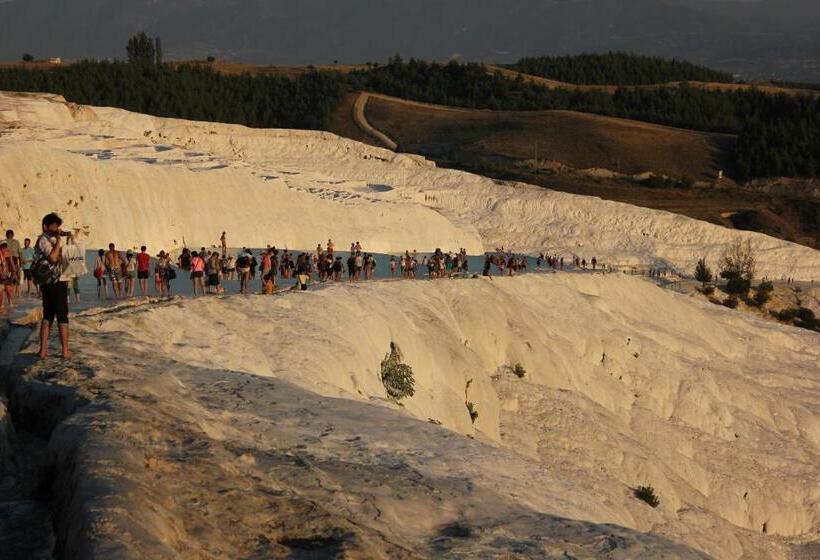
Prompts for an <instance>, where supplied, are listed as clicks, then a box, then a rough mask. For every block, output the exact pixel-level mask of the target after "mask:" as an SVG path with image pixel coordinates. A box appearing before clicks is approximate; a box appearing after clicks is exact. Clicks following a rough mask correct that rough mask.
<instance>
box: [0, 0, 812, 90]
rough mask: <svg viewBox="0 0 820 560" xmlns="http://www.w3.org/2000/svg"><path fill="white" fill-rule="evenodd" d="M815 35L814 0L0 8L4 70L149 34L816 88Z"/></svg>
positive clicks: (295, 54)
mask: <svg viewBox="0 0 820 560" xmlns="http://www.w3.org/2000/svg"><path fill="white" fill-rule="evenodd" d="M818 29H820V0H759V1H758V0H71V1H65V0H13V1H8V0H5V1H4V0H0V59H2V60H19V58H20V56H21V55H22V54H23V53H24V52H30V53H31V54H33V55H34V56H35V57H38V58H39V57H48V56H61V57H63V58H69V59H71V58H81V57H122V56H123V52H124V50H123V46H124V45H125V43H126V41H127V39H128V37H129V36H130V35H132V34H133V33H135V32H137V31H140V30H145V31H147V32H148V33H149V34H152V35H159V36H161V37H162V40H163V44H164V46H165V52H166V54H167V55H168V56H169V57H173V58H192V57H197V58H201V57H204V56H208V55H214V56H219V57H224V58H230V59H233V60H240V61H247V62H255V63H290V64H308V63H326V62H331V61H333V60H339V61H342V62H366V61H379V60H386V59H387V58H388V57H389V56H391V55H393V54H397V53H398V54H402V55H404V56H416V57H421V58H426V59H436V60H446V59H449V58H462V59H468V60H484V61H489V62H512V61H514V60H516V59H517V58H519V57H521V56H528V55H540V54H571V53H577V52H581V51H604V50H609V49H612V50H630V51H637V52H643V53H647V54H658V55H663V56H675V57H679V58H686V59H690V60H693V61H696V62H703V63H708V64H711V65H713V66H717V67H720V68H723V69H728V70H733V71H736V72H739V73H742V74H744V75H756V76H766V75H772V76H779V77H784V78H801V77H802V78H806V79H808V78H814V77H815V76H816V77H817V79H818V80H820V64H818V60H820V33H818V31H817V30H818Z"/></svg>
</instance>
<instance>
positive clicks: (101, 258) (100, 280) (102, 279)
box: [94, 249, 109, 299]
mask: <svg viewBox="0 0 820 560" xmlns="http://www.w3.org/2000/svg"><path fill="white" fill-rule="evenodd" d="M105 268H106V267H105V249H100V250H99V251H97V260H96V261H94V278H96V279H97V299H103V293H105V299H108V297H109V296H108V279H107V278H106V275H105Z"/></svg>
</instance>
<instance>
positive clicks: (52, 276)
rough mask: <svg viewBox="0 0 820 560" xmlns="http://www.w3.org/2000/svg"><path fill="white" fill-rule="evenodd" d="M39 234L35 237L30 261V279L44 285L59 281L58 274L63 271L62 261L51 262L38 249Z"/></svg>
mask: <svg viewBox="0 0 820 560" xmlns="http://www.w3.org/2000/svg"><path fill="white" fill-rule="evenodd" d="M42 238H43V236H40V238H39V239H37V245H36V247H35V249H34V259H33V261H32V263H31V279H32V280H34V283H35V284H37V285H38V286H46V285H48V284H54V283H56V282H59V281H60V275H61V274H62V273H63V263H62V262H57V263H53V262H51V261H50V260H48V255H46V254H43V251H42V250H41V249H40V239H42Z"/></svg>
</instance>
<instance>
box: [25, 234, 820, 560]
mask: <svg viewBox="0 0 820 560" xmlns="http://www.w3.org/2000/svg"><path fill="white" fill-rule="evenodd" d="M315 234H316V235H317V236H318V235H320V232H319V231H316V232H315ZM203 325H208V327H209V328H202V326H203ZM74 330H75V332H76V333H77V335H78V336H77V342H76V350H77V355H78V357H77V359H76V360H75V361H72V362H56V361H47V362H41V363H39V364H34V365H30V366H27V365H26V364H28V363H30V360H28V356H29V353H30V352H32V351H33V350H32V349H26V350H25V351H24V353H23V354H22V355H21V356H20V358H19V365H18V369H17V370H16V372H15V373H16V374H21V375H22V379H21V380H20V381H18V382H16V384H15V387H16V388H15V390H14V392H13V393H12V407H13V408H15V407H16V408H15V409H16V410H19V409H20V408H21V407H25V408H27V410H29V411H30V413H31V414H33V415H35V414H39V415H40V418H42V419H43V420H41V424H48V423H50V424H51V425H52V426H54V425H57V428H56V429H55V430H54V431H53V432H51V434H50V435H51V442H50V448H51V449H52V450H53V451H54V456H55V458H56V464H55V465H54V468H53V471H52V472H53V473H54V475H55V478H54V487H53V489H52V492H53V496H54V499H55V504H56V508H57V509H56V519H55V520H56V529H57V534H58V540H59V542H60V543H61V545H62V547H63V550H64V551H65V552H66V553H67V554H69V555H71V556H72V557H76V558H91V557H100V556H101V555H102V556H105V557H109V558H118V557H152V558H160V557H177V556H180V557H202V556H208V557H210V558H220V559H221V558H226V559H227V558H239V557H248V556H256V557H264V558H293V557H311V556H310V555H312V557H317V556H318V557H328V556H329V557H334V556H335V557H339V556H342V557H349V558H385V559H387V558H390V559H395V558H441V557H452V558H468V557H470V558H477V557H509V556H510V555H511V554H513V555H514V556H515V557H516V558H533V559H535V558H551V557H555V558H558V557H561V556H563V557H566V556H568V555H571V556H573V557H580V558H635V559H645V560H648V559H654V558H670V559H705V558H716V559H719V560H723V559H727V560H728V559H755V560H768V559H771V560H775V559H782V558H787V557H796V558H809V557H810V555H811V553H812V552H811V550H812V549H811V546H812V545H811V542H812V539H813V538H814V536H816V535H817V532H818V516H819V515H820V511H818V498H820V494H818V488H817V485H816V484H813V482H814V481H816V480H817V478H818V477H820V470H818V469H820V467H819V466H818V465H820V457H818V443H819V442H820V431H819V430H820V424H818V412H820V411H818V406H820V386H819V385H818V380H817V379H816V371H817V365H818V360H820V354H818V348H820V345H818V344H817V342H818V335H817V334H816V333H809V332H807V331H800V330H797V329H793V328H788V327H784V326H780V325H775V324H770V323H765V322H762V321H759V320H755V319H751V318H749V317H747V316H744V315H743V314H740V313H737V312H732V311H730V310H726V309H724V308H721V307H715V306H713V305H711V304H706V303H699V302H696V301H694V300H691V299H689V298H687V297H685V296H680V295H675V294H672V293H670V292H667V291H664V290H661V289H658V288H657V287H656V286H654V285H652V284H651V283H649V282H646V281H643V280H640V279H635V278H628V277H624V276H619V275H608V276H591V275H582V274H557V275H527V276H522V277H518V278H496V279H493V280H490V279H476V280H459V281H436V282H377V283H370V284H360V285H348V284H342V285H335V286H331V287H329V288H326V289H321V290H316V291H310V292H308V293H290V294H285V295H282V296H280V297H262V296H251V297H239V296H234V297H228V298H210V299H206V298H202V299H199V300H177V301H172V302H169V303H146V304H144V305H137V306H130V307H122V308H120V309H117V310H110V309H109V310H100V311H99V312H95V311H91V312H88V313H85V314H83V315H82V316H80V317H77V318H76V319H75V321H74ZM272 340H275V343H273V344H272V343H271V341H272ZM391 343H393V344H395V345H397V346H398V348H399V349H400V350H401V353H402V355H403V362H404V363H406V364H407V365H409V366H410V367H411V368H412V372H413V377H414V379H415V394H414V395H413V396H412V397H409V398H405V399H403V401H402V406H398V405H397V404H395V403H394V402H392V401H390V400H389V399H388V398H387V396H386V393H385V387H384V386H383V384H382V382H381V380H380V362H381V361H382V360H383V359H384V356H385V354H386V353H388V351H389V349H390V345H391ZM513 364H521V365H522V367H523V369H524V370H525V373H524V374H523V377H521V378H519V377H518V376H516V375H514V374H513V373H512V371H511V369H510V368H511V367H512V366H513ZM72 394H76V395H77V397H72ZM47 395H50V396H51V400H48V401H46V400H45V397H46V396H47ZM38 396H39V399H38ZM80 399H83V400H80ZM465 401H467V402H470V403H471V404H472V409H473V411H474V412H477V413H478V416H477V417H476V418H475V422H474V423H473V422H471V419H470V415H469V411H468V409H467V407H466V406H465V404H466V403H465ZM43 402H49V403H59V404H60V406H51V408H50V409H49V410H43V409H41V408H38V407H40V406H41V405H40V404H39V403H43ZM72 409H73V412H67V413H65V412H64V413H61V412H60V411H61V410H62V411H71V410H72ZM66 414H68V416H66ZM45 435H46V436H48V435H49V434H48V433H47V434H45ZM112 463H113V464H116V468H113V467H112ZM638 485H650V486H652V487H653V488H654V489H655V492H656V493H657V495H658V496H659V497H660V504H659V506H658V507H657V508H655V509H653V508H651V507H649V506H648V505H647V504H645V503H643V502H641V501H639V500H637V499H636V498H635V497H634V495H633V489H634V488H635V487H636V486H638ZM815 550H816V548H815ZM792 555H794V556H792ZM798 555H801V556H798Z"/></svg>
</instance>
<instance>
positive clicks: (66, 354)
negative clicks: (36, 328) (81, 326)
mask: <svg viewBox="0 0 820 560" xmlns="http://www.w3.org/2000/svg"><path fill="white" fill-rule="evenodd" d="M58 328H59V330H60V345H61V346H62V348H63V358H65V359H66V360H67V359H69V358H71V351H70V350H69V349H68V323H65V324H63V323H60V324H59V325H58Z"/></svg>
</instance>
